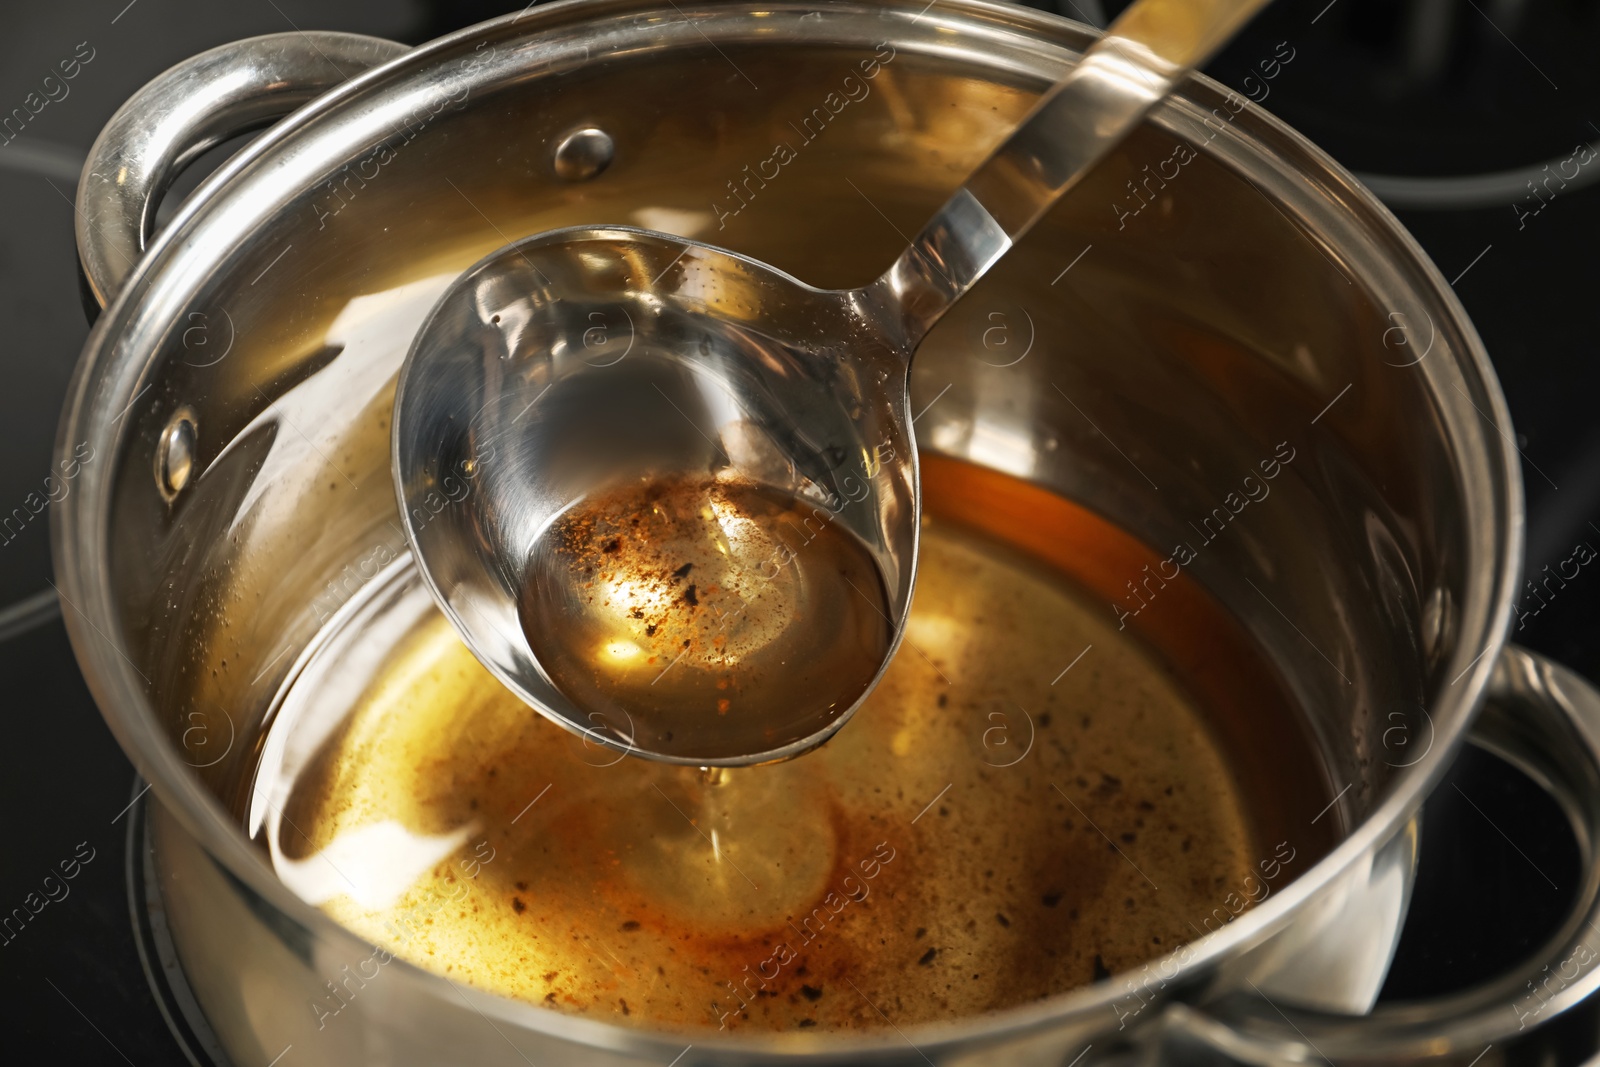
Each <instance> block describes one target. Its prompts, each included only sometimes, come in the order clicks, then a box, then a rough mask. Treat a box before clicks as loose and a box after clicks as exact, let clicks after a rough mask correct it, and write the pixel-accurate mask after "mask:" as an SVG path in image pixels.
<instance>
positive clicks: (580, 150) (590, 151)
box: [555, 126, 617, 182]
mask: <svg viewBox="0 0 1600 1067" xmlns="http://www.w3.org/2000/svg"><path fill="white" fill-rule="evenodd" d="M616 154H617V145H616V142H615V141H613V140H612V139H611V135H610V134H609V133H607V132H606V131H604V130H602V129H600V128H599V127H596V126H584V127H582V128H581V129H576V130H573V131H572V132H571V133H569V134H567V135H566V136H565V137H563V138H561V142H560V143H559V144H557V145H556V158H555V168H556V177H558V178H560V179H561V180H562V181H569V182H586V181H589V180H590V179H591V178H597V177H599V176H600V172H601V171H603V170H605V169H606V168H607V167H609V166H610V165H611V160H612V159H613V158H615V157H616Z"/></svg>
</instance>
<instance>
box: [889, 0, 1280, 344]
mask: <svg viewBox="0 0 1600 1067" xmlns="http://www.w3.org/2000/svg"><path fill="white" fill-rule="evenodd" d="M1267 3H1268V0H1137V2H1136V3H1134V4H1133V5H1132V6H1131V7H1129V8H1128V9H1127V10H1126V11H1124V12H1123V13H1122V15H1121V17H1119V18H1118V19H1117V20H1116V22H1114V23H1112V24H1111V27H1110V29H1108V30H1107V31H1106V33H1105V35H1104V36H1103V37H1101V38H1100V40H1099V41H1097V42H1095V44H1094V46H1093V47H1091V48H1090V49H1089V50H1088V51H1087V52H1085V53H1084V54H1083V58H1082V59H1080V60H1079V61H1078V63H1077V64H1076V65H1075V66H1074V67H1073V68H1072V70H1071V71H1069V72H1068V73H1067V75H1066V77H1064V78H1062V79H1061V80H1060V81H1059V82H1057V83H1056V84H1055V85H1054V86H1053V87H1052V88H1051V89H1050V90H1049V91H1048V92H1046V93H1045V95H1044V97H1043V98H1042V99H1040V101H1039V102H1038V104H1037V105H1035V106H1034V109H1033V110H1032V111H1031V112H1030V113H1029V114H1028V117H1027V118H1025V119H1023V121H1022V124H1021V125H1020V126H1018V127H1017V128H1016V130H1015V131H1014V132H1013V133H1012V134H1011V136H1010V137H1007V138H1006V139H1005V141H1004V142H1003V143H1002V144H1001V145H1000V147H998V148H996V149H995V150H994V153H993V154H992V155H990V156H989V158H988V159H987V160H985V161H984V162H983V164H982V165H981V166H979V167H978V169H977V170H976V171H974V172H973V173H972V174H971V175H970V176H969V177H968V178H967V181H966V184H965V185H964V186H962V188H960V189H958V190H957V191H956V193H955V195H954V196H952V197H951V198H950V199H949V200H948V201H947V202H946V203H945V205H944V207H942V208H940V209H939V212H938V214H936V215H934V217H933V218H932V219H931V220H929V222H928V224H927V225H926V226H925V227H923V230H922V232H921V233H919V234H918V235H917V237H916V239H915V240H913V241H912V242H911V245H910V247H908V248H907V249H906V250H905V251H904V252H903V253H901V255H900V258H899V259H897V260H896V261H895V263H894V265H893V266H892V267H890V268H889V270H888V272H887V273H885V274H884V276H883V277H882V278H880V279H878V281H877V283H876V287H877V288H878V289H879V291H880V295H881V296H883V297H885V298H887V299H888V300H890V301H893V302H894V303H896V304H898V305H899V307H900V308H902V309H904V321H905V330H906V335H907V336H906V342H907V348H908V350H909V349H913V348H915V347H916V344H917V342H918V341H920V340H921V339H922V337H923V336H924V335H925V334H926V333H927V332H928V330H930V329H931V328H932V327H933V324H934V323H936V322H937V321H938V320H939V319H940V318H941V317H942V316H943V315H944V313H945V312H946V311H947V310H949V308H950V305H952V304H954V303H955V302H956V300H957V299H959V298H960V297H961V295H962V294H964V293H965V292H966V291H967V290H968V289H970V288H972V286H973V285H974V284H976V283H977V281H978V279H979V278H982V277H983V276H984V274H986V273H987V272H988V270H989V268H990V267H992V266H994V264H995V262H996V261H997V260H999V259H1000V257H1001V256H1003V255H1005V253H1006V252H1007V251H1008V250H1009V249H1010V248H1011V246H1012V245H1013V244H1014V243H1016V242H1017V241H1018V240H1020V239H1021V238H1022V235H1023V234H1025V233H1027V232H1028V231H1029V230H1030V229H1032V228H1033V224H1034V223H1036V222H1038V221H1039V219H1040V217H1041V216H1043V215H1044V213H1045V212H1046V211H1048V210H1049V209H1050V207H1051V205H1053V204H1054V203H1055V202H1056V201H1057V200H1059V199H1060V198H1061V196H1062V195H1063V194H1064V193H1066V191H1067V190H1068V189H1070V188H1071V187H1072V186H1073V185H1074V184H1076V183H1077V181H1078V179H1079V178H1081V177H1083V175H1085V174H1086V173H1088V171H1089V170H1090V168H1092V167H1093V166H1094V165H1095V164H1096V163H1097V162H1099V161H1100V160H1101V159H1102V158H1103V157H1104V156H1106V155H1107V154H1108V153H1109V152H1110V151H1111V149H1113V148H1115V147H1116V146H1117V145H1118V144H1119V143H1120V142H1121V141H1122V139H1123V138H1124V137H1126V136H1127V135H1128V134H1129V133H1131V132H1132V131H1133V129H1134V127H1136V126H1137V125H1139V123H1140V122H1141V121H1143V120H1144V117H1145V116H1146V115H1147V114H1149V112H1150V110H1151V109H1152V108H1154V107H1155V106H1156V105H1157V104H1159V103H1160V102H1161V101H1162V100H1163V99H1165V98H1166V96H1167V94H1168V93H1170V92H1172V90H1173V88H1174V87H1175V86H1176V85H1177V84H1178V82H1180V81H1181V80H1183V79H1184V78H1185V77H1186V76H1187V75H1188V74H1189V73H1190V72H1191V71H1192V70H1194V68H1195V67H1197V66H1198V65H1200V64H1201V63H1203V62H1205V61H1206V60H1207V59H1208V58H1210V56H1211V55H1212V54H1213V53H1214V52H1216V51H1217V49H1219V48H1221V47H1222V45H1223V44H1225V43H1226V42H1227V41H1228V40H1229V39H1230V38H1231V37H1232V36H1233V35H1234V33H1235V32H1237V31H1238V29H1239V28H1240V27H1241V26H1243V25H1244V23H1245V22H1246V21H1247V20H1248V19H1249V18H1250V17H1251V16H1252V15H1254V14H1255V13H1256V12H1257V11H1259V10H1261V9H1262V8H1263V7H1265V6H1266V5H1267Z"/></svg>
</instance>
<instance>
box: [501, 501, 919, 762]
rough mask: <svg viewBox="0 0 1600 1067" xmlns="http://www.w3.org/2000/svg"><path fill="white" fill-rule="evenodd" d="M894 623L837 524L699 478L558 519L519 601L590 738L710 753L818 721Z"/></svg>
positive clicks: (858, 680) (778, 739)
mask: <svg viewBox="0 0 1600 1067" xmlns="http://www.w3.org/2000/svg"><path fill="white" fill-rule="evenodd" d="M889 611H890V607H889V604H888V600H887V597H886V595H885V592H884V585H883V581H882V579H881V577H880V576H879V573H878V569H877V567H876V565H875V564H874V562H873V559H872V556H871V554H870V553H869V552H868V550H867V548H866V546H865V545H863V544H862V543H861V541H860V540H858V539H857V538H856V537H855V536H854V535H853V534H852V533H850V532H849V531H848V530H847V529H846V528H845V524H844V522H843V521H842V520H841V519H840V517H839V516H837V515H835V514H834V513H832V512H830V511H828V510H827V509H825V508H823V507H820V506H817V505H813V504H810V503H807V502H805V501H802V500H799V499H797V498H795V497H793V496H790V495H787V494H784V493H781V492H779V491H777V490H774V489H771V488H769V487H766V486H762V485H758V484H756V483H753V482H749V481H744V480H729V479H726V478H715V477H711V476H705V475H702V476H698V477H696V476H670V477H662V478H653V479H650V480H647V481H641V482H638V483H634V484H630V485H625V486H621V487H617V488H613V489H610V490H607V491H604V492H602V493H599V494H596V495H594V496H592V497H589V498H586V499H584V500H582V501H579V502H578V503H577V504H576V505H574V506H573V507H571V508H569V509H567V510H566V511H564V512H563V513H562V514H561V515H559V516H558V517H557V518H556V520H555V521H554V522H552V523H551V525H550V526H549V527H547V528H546V529H545V531H544V532H543V533H541V535H540V537H539V538H538V541H537V542H536V544H535V545H534V548H533V551H532V553H531V554H530V557H529V562H528V568H527V579H526V582H525V585H524V593H523V595H522V597H521V598H520V602H519V612H520V615H521V620H522V627H523V632H524V633H525V634H526V635H527V638H528V643H529V645H530V647H531V648H532V649H533V651H534V654H535V655H536V656H537V657H538V659H539V662H540V664H541V666H543V668H544V669H545V671H546V673H547V674H548V676H549V678H550V680H551V681H552V682H553V683H554V684H555V685H556V686H557V688H559V689H560V690H561V691H562V693H563V694H565V695H566V696H567V698H568V699H570V700H572V701H573V703H575V704H576V705H578V706H579V707H580V708H582V709H583V710H584V712H585V713H587V715H588V717H589V718H590V720H591V721H592V722H594V723H595V724H596V726H597V727H598V728H602V729H604V728H606V727H610V728H611V729H612V730H615V731H618V732H621V733H624V734H625V735H627V736H631V737H633V738H634V739H635V741H636V742H637V743H638V744H639V745H640V746H641V747H643V748H645V749H647V750H649V751H652V752H659V753H667V754H672V755H678V756H682V757H684V758H704V759H719V758H725V757H737V756H744V755H749V754H751V753H755V752H766V751H771V750H774V749H777V748H780V747H782V746H784V745H787V744H791V743H793V742H796V741H800V740H803V739H804V738H806V737H809V736H811V735H813V734H815V733H817V732H818V731H819V730H822V729H823V728H825V727H826V726H828V725H829V724H830V723H831V722H832V721H833V720H834V719H835V718H836V717H837V716H838V715H839V714H841V713H842V712H844V711H845V710H847V709H848V708H849V707H851V706H852V705H853V704H855V702H856V701H857V700H859V699H860V697H861V694H862V693H863V692H865V691H866V688H867V686H868V685H869V684H870V683H871V681H872V679H873V677H874V676H875V675H876V674H877V673H878V670H879V668H880V666H881V665H882V664H883V662H884V659H885V658H886V656H887V655H888V651H889V646H890V640H891V636H892V635H891V631H890V625H889Z"/></svg>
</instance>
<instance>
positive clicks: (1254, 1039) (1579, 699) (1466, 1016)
mask: <svg viewBox="0 0 1600 1067" xmlns="http://www.w3.org/2000/svg"><path fill="white" fill-rule="evenodd" d="M1471 740H1472V742H1473V743H1474V744H1477V745H1479V746H1480V747H1482V748H1485V749H1488V750H1489V751H1491V752H1493V753H1494V754H1495V755H1497V756H1500V757H1501V758H1502V759H1505V760H1506V761H1507V762H1509V763H1511V764H1513V765H1514V766H1516V767H1518V768H1520V769H1521V770H1522V771H1524V772H1525V773H1526V774H1528V775H1529V777H1531V778H1533V779H1534V781H1536V782H1538V783H1539V784H1540V785H1541V786H1542V787H1543V788H1544V789H1545V790H1546V791H1547V792H1549V793H1550V794H1551V796H1552V797H1554V798H1555V800H1556V801H1557V802H1558V803H1559V804H1560V806H1561V808H1562V810H1563V811H1564V812H1565V813H1566V815H1567V817H1568V818H1569V819H1570V820H1571V822H1572V826H1573V830H1574V832H1575V833H1576V835H1577V839H1578V845H1579V849H1580V852H1581V863H1580V868H1579V869H1580V871H1581V872H1582V874H1581V877H1582V879H1583V881H1582V884H1581V885H1580V886H1579V889H1578V893H1577V899H1576V901H1575V903H1574V904H1573V909H1572V913H1571V914H1570V915H1569V916H1568V917H1567V919H1566V921H1565V922H1564V923H1563V924H1562V926H1561V928H1560V929H1559V930H1558V931H1557V932H1556V934H1555V935H1554V936H1553V937H1551V939H1550V940H1549V941H1548V942H1547V943H1546V944H1545V945H1544V947H1543V948H1542V949H1541V950H1540V951H1538V952H1536V953H1534V954H1533V955H1532V956H1531V957H1530V958H1529V959H1528V960H1527V961H1525V962H1524V963H1522V964H1520V965H1519V966H1517V967H1515V968H1513V969H1512V970H1511V971H1510V972H1509V973H1507V974H1504V975H1502V976H1500V977H1499V978H1496V979H1493V980H1491V981H1488V982H1485V983H1484V984H1482V985H1480V986H1477V987H1475V988H1472V989H1468V990H1465V991H1463V992H1460V993H1456V994H1452V995H1450V996H1447V997H1442V998H1439V999H1436V1000H1429V1001H1421V1002H1413V1003H1405V1004H1396V1005H1393V1006H1379V1007H1378V1008H1376V1009H1374V1010H1373V1011H1372V1013H1371V1014H1370V1015H1365V1016H1348V1015H1331V1014H1322V1013H1317V1012H1308V1011H1301V1010H1297V1009H1295V1008H1292V1007H1291V1006H1289V1005H1287V1004H1282V1003H1277V1002H1273V1001H1266V1000H1264V999H1263V998H1261V997H1255V996H1249V995H1230V996H1228V997H1224V998H1222V999H1220V1000H1218V1001H1217V1002H1214V1003H1211V1004H1207V1005H1205V1006H1204V1007H1194V1006H1190V1005H1181V1004H1180V1005H1173V1006H1171V1007H1170V1008H1168V1010H1167V1012H1166V1013H1165V1014H1164V1016H1163V1020H1162V1033H1161V1036H1160V1038H1159V1039H1158V1040H1157V1041H1156V1042H1155V1044H1156V1045H1157V1046H1159V1047H1160V1048H1161V1053H1162V1059H1163V1062H1166V1061H1167V1060H1168V1059H1169V1058H1176V1059H1177V1060H1178V1061H1180V1062H1196V1063H1246V1064H1257V1065H1279V1064H1289V1063H1294V1064H1307V1063H1337V1064H1362V1065H1377V1064H1394V1063H1436V1064H1452V1065H1456V1064H1459V1065H1463V1067H1464V1065H1468V1064H1473V1065H1475V1067H1496V1065H1499V1064H1506V1063H1540V1064H1548V1065H1550V1067H1564V1065H1566V1064H1579V1063H1584V1062H1586V1061H1588V1060H1589V1058H1590V1057H1592V1056H1594V1055H1595V1053H1596V1052H1597V1051H1600V1025H1597V1019H1600V997H1597V996H1595V995H1594V994H1595V991H1596V990H1597V989H1600V864H1597V863H1596V858H1597V857H1600V691H1597V690H1596V689H1595V687H1594V686H1592V685H1591V684H1590V683H1589V682H1588V681H1586V680H1585V679H1583V678H1581V677H1579V676H1578V675H1577V674H1574V673H1573V672H1572V671H1570V670H1568V669H1567V668H1565V667H1562V666H1560V665H1559V664H1556V663H1553V662H1551V661H1550V660H1548V659H1545V658H1544V657H1542V656H1538V655H1535V654H1534V653H1532V652H1528V651H1527V650H1525V649H1522V648H1517V647H1515V646H1511V647H1508V648H1506V649H1505V650H1504V652H1503V653H1502V654H1501V656H1500V659H1499V661H1498V662H1497V663H1496V664H1495V671H1494V675H1493V678H1492V680H1491V682H1490V685H1489V692H1488V695H1487V697H1486V700H1485V705H1484V708H1483V711H1482V713H1481V714H1480V715H1479V717H1478V720H1477V722H1476V723H1475V724H1474V727H1473V730H1472V735H1471ZM1423 847H1426V845H1424V846H1423ZM1558 1019H1560V1020H1561V1021H1562V1022H1561V1025H1551V1024H1552V1023H1554V1022H1556V1020H1558Z"/></svg>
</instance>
